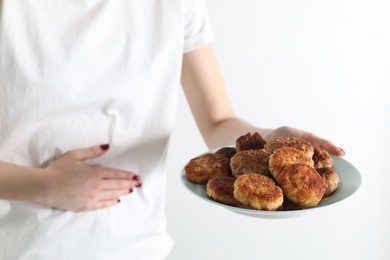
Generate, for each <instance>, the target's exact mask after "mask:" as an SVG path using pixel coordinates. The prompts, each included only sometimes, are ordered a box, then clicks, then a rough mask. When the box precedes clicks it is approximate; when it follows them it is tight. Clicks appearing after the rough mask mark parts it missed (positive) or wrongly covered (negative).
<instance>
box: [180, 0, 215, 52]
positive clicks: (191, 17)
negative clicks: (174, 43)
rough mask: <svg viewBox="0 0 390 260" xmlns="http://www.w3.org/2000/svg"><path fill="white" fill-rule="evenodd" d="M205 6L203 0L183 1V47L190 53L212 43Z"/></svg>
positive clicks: (184, 50)
mask: <svg viewBox="0 0 390 260" xmlns="http://www.w3.org/2000/svg"><path fill="white" fill-rule="evenodd" d="M213 38H214V37H213V32H212V30H211V27H210V21H209V17H208V11H207V6H206V3H205V1H204V0H184V46H183V52H184V53H186V52H190V51H193V50H195V49H197V48H199V47H200V46H202V45H205V44H208V43H212V42H213V40H214V39H213Z"/></svg>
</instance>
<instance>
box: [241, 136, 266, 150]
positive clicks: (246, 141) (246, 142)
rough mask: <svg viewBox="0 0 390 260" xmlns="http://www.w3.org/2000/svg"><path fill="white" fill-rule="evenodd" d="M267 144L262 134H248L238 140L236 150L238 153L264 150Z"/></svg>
mask: <svg viewBox="0 0 390 260" xmlns="http://www.w3.org/2000/svg"><path fill="white" fill-rule="evenodd" d="M265 143H266V141H265V140H264V139H263V137H262V136H261V135H260V133H258V132H255V133H253V134H252V133H247V134H245V135H242V136H240V137H239V138H237V140H236V149H237V151H244V150H256V149H262V148H264V144H265Z"/></svg>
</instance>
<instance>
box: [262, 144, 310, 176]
mask: <svg viewBox="0 0 390 260" xmlns="http://www.w3.org/2000/svg"><path fill="white" fill-rule="evenodd" d="M296 163H301V164H307V165H309V166H311V167H313V166H314V162H313V160H312V158H311V157H309V156H308V155H307V153H305V152H303V151H302V150H298V149H296V148H294V147H282V148H279V149H276V150H275V151H274V153H273V154H271V156H270V157H269V164H268V167H269V170H270V172H271V174H272V176H273V177H274V179H275V180H278V176H279V174H280V173H281V171H282V170H283V169H284V168H285V167H287V166H289V165H292V164H296Z"/></svg>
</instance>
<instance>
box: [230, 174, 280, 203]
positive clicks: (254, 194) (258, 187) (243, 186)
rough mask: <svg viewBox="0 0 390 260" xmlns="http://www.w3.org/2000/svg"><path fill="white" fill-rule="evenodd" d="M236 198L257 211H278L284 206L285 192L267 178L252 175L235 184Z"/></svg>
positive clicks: (238, 180)
mask: <svg viewBox="0 0 390 260" xmlns="http://www.w3.org/2000/svg"><path fill="white" fill-rule="evenodd" d="M233 194H234V198H235V199H236V200H237V201H239V202H240V203H242V204H244V205H247V206H250V207H252V208H254V209H257V210H277V209H278V208H279V207H280V206H281V205H282V204H283V192H282V190H281V189H280V187H278V186H277V185H276V184H275V181H274V180H273V179H271V178H269V177H267V176H264V175H261V174H256V173H251V174H245V175H241V176H239V177H238V178H237V179H236V181H235V182H234V192H233Z"/></svg>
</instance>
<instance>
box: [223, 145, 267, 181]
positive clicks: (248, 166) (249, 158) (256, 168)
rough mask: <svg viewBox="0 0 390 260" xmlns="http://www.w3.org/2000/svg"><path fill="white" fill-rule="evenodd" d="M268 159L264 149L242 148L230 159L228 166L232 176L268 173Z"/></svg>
mask: <svg viewBox="0 0 390 260" xmlns="http://www.w3.org/2000/svg"><path fill="white" fill-rule="evenodd" d="M268 160H269V153H267V152H266V151H265V150H264V149H260V150H244V151H240V152H237V153H236V154H235V155H234V156H233V157H232V158H231V159H230V168H231V171H232V174H233V175H234V176H239V175H242V174H247V173H258V174H263V175H269V174H270V172H269V169H268Z"/></svg>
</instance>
